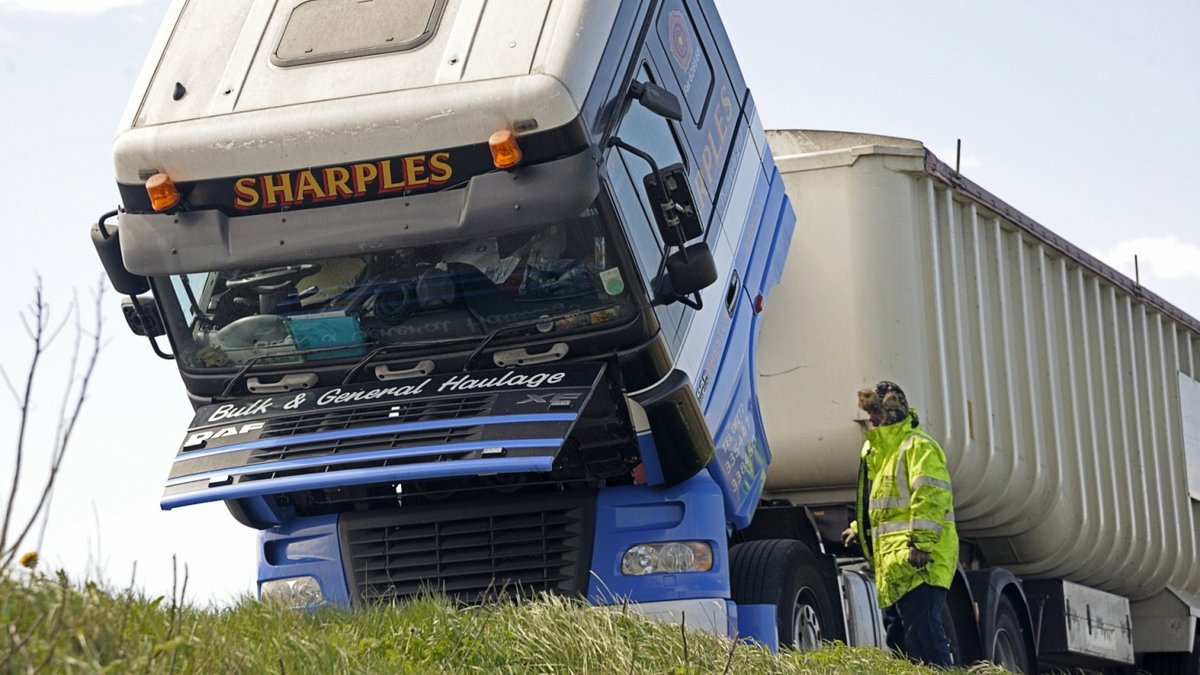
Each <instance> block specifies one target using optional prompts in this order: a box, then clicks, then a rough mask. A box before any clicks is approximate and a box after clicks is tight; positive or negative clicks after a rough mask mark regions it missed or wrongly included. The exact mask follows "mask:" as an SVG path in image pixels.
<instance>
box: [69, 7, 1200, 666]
mask: <svg viewBox="0 0 1200 675" xmlns="http://www.w3.org/2000/svg"><path fill="white" fill-rule="evenodd" d="M776 166H778V169H777V168H776ZM114 167H115V169H116V179H117V187H118V190H119V192H120V194H121V202H122V203H121V206H120V207H119V208H118V209H117V210H114V211H110V212H108V213H106V214H104V215H103V216H101V218H100V220H99V221H98V222H97V223H96V224H95V226H94V227H93V228H92V239H93V242H95V243H96V246H97V252H98V254H99V255H100V259H101V260H102V262H103V264H104V267H105V269H106V270H107V271H108V272H109V275H110V279H111V280H112V281H113V283H114V287H115V288H117V290H118V291H119V292H120V293H121V294H122V295H126V296H130V297H128V298H127V300H126V303H127V304H126V305H125V308H126V318H127V319H128V320H129V322H130V325H131V327H132V328H133V329H134V331H135V332H136V333H138V334H139V335H142V336H145V337H147V338H149V339H150V342H151V344H152V345H153V349H154V350H155V352H156V353H158V355H159V356H160V357H163V358H173V357H174V358H176V364H177V365H178V366H179V371H180V377H181V379H182V381H183V384H184V385H185V388H186V389H187V392H188V396H189V400H190V401H191V402H192V404H193V405H194V406H195V408H196V409H197V412H196V416H195V417H194V418H193V421H192V424H191V425H190V426H189V429H188V430H187V433H186V435H185V436H184V441H183V443H182V444H181V445H180V446H179V448H178V449H177V450H176V454H175V456H174V462H173V463H172V467H171V472H170V474H169V476H168V478H167V484H166V486H165V489H164V494H163V500H162V502H161V505H162V506H163V508H166V509H172V508H179V507H183V506H189V505H192V504H198V503H203V502H211V501H223V502H225V503H226V504H227V505H228V506H229V509H230V511H231V513H232V515H233V516H234V517H235V518H237V519H238V520H239V522H242V523H243V524H246V525H247V526H250V527H254V528H256V529H258V530H259V531H260V535H259V539H258V545H257V547H256V550H257V555H258V562H259V565H258V584H259V592H260V595H261V596H262V597H264V598H273V599H275V600H278V601H282V602H287V603H289V604H291V605H293V606H298V607H312V606H316V605H323V604H329V605H336V606H343V607H362V606H369V605H372V604H377V603H386V602H392V601H395V600H400V599H403V598H405V597H409V596H410V595H412V594H415V593H419V592H421V591H422V590H423V589H428V588H439V589H442V590H445V591H446V592H448V593H452V594H454V595H456V597H459V598H464V599H467V600H469V601H472V600H474V599H480V598H486V597H491V596H492V595H493V594H494V591H495V589H497V588H499V589H508V590H511V591H513V592H520V593H535V592H554V593H563V594H570V595H579V596H584V597H587V598H588V599H589V600H591V601H592V602H594V603H596V604H609V605H611V604H621V605H624V604H626V603H627V602H633V603H635V604H636V606H638V607H640V608H641V609H642V610H643V611H645V612H646V613H647V614H650V615H652V616H657V617H659V618H663V619H666V620H670V621H679V620H685V621H686V623H687V624H688V625H689V626H693V627H701V628H704V629H707V630H711V631H714V632H718V633H722V634H725V635H730V636H734V635H736V636H738V637H739V638H742V639H754V640H758V641H760V642H762V643H764V644H768V645H783V646H792V647H808V646H812V645H813V644H815V643H816V642H817V641H820V640H827V639H840V640H845V641H846V642H848V643H849V644H853V645H875V646H892V645H894V644H895V643H894V642H891V641H888V640H887V639H886V635H885V629H884V627H885V622H884V621H883V617H882V615H881V613H880V611H879V609H878V607H877V606H876V603H875V601H874V600H875V599H874V590H873V588H874V586H873V583H872V581H871V576H870V572H869V570H866V569H865V564H864V562H863V561H862V559H861V557H857V556H856V555H855V553H854V552H853V551H848V550H846V549H844V548H843V547H842V546H841V543H840V540H839V533H840V532H841V530H842V528H844V527H845V525H846V524H847V523H848V521H849V518H850V516H851V507H852V505H853V502H854V480H855V475H856V470H855V467H856V464H857V457H858V450H859V448H860V446H861V443H862V422H861V416H860V415H858V413H857V411H856V410H855V406H854V400H855V391H856V390H857V389H858V388H860V387H862V386H864V385H867V384H870V383H873V382H875V381H877V380H880V379H885V378H886V379H891V380H895V381H897V382H899V383H901V384H902V385H903V386H904V388H905V389H906V390H907V391H908V393H909V398H910V401H911V402H913V403H914V404H915V405H916V407H918V409H919V410H920V411H921V415H922V420H923V423H924V424H925V425H926V427H927V428H928V430H929V431H930V432H931V433H932V434H933V435H934V436H935V437H937V438H938V439H939V440H940V441H941V442H942V444H943V446H944V447H945V449H946V451H947V453H948V455H949V458H950V470H951V472H952V475H953V478H954V486H955V490H956V497H957V499H956V506H955V509H956V518H957V522H958V525H959V528H960V532H961V535H962V541H963V544H964V545H963V549H962V556H961V560H962V563H963V565H962V567H961V573H960V574H958V575H957V576H956V581H955V585H954V587H953V588H952V589H951V592H950V593H949V595H948V599H949V602H948V612H949V615H950V616H949V619H948V621H947V622H946V623H947V625H948V626H949V629H950V631H949V632H950V634H951V635H950V637H951V638H952V646H953V650H954V654H955V663H957V664H967V663H971V662H973V661H976V660H979V659H991V660H995V661H999V662H1001V663H1002V664H1004V665H1006V666H1008V667H1009V668H1010V669H1012V670H1021V671H1024V672H1032V671H1035V670H1037V669H1038V668H1039V667H1062V666H1065V667H1074V666H1077V665H1078V666H1084V667H1090V668H1099V667H1103V668H1108V669H1126V670H1128V669H1129V668H1131V667H1140V668H1143V669H1145V670H1149V671H1151V672H1155V673H1167V672H1186V673H1193V674H1194V673H1197V671H1200V665H1198V661H1197V659H1198V658H1200V650H1198V649H1197V648H1196V623H1197V622H1196V616H1197V607H1198V606H1200V601H1198V600H1197V593H1198V592H1200V573H1198V572H1197V568H1196V560H1197V558H1200V556H1198V555H1197V541H1196V532H1195V522H1196V502H1195V501H1194V499H1193V496H1200V478H1193V479H1192V480H1191V482H1190V484H1189V480H1188V478H1187V476H1188V475H1192V476H1197V475H1200V474H1198V472H1200V384H1197V381H1196V375H1197V372H1196V362H1197V356H1198V353H1197V339H1198V335H1200V324H1198V323H1197V321H1196V320H1195V319H1194V318H1191V317H1189V316H1187V315H1186V314H1184V313H1183V312H1181V311H1179V310H1178V309H1175V308H1173V307H1171V306H1170V305H1168V304H1167V303H1166V302H1164V301H1162V300H1161V299H1159V298H1157V297H1155V296H1153V295H1152V294H1150V293H1148V292H1146V291H1145V290H1144V289H1141V288H1139V287H1137V286H1136V285H1134V284H1133V283H1132V282H1131V281H1129V280H1128V279H1125V278H1124V277H1122V276H1121V275H1119V274H1117V273H1116V272H1115V271H1113V270H1111V269H1109V268H1108V267H1106V266H1104V265H1103V264H1101V263H1100V262H1098V261H1096V260H1094V259H1093V258H1091V257H1090V256H1088V255H1086V254H1084V253H1083V252H1082V251H1079V250H1078V249H1076V248H1075V247H1073V246H1071V245H1070V244H1068V243H1066V242H1064V241H1061V240H1060V239H1058V238H1057V237H1055V236H1054V235H1052V234H1051V233H1050V232H1048V231H1047V230H1046V229H1045V228H1043V227H1041V226H1039V225H1037V224H1036V223H1034V222H1033V221H1031V220H1030V219H1028V218H1026V217H1025V216H1023V215H1021V214H1020V213H1019V212H1017V211H1016V210H1014V209H1012V208H1010V207H1008V206H1007V205H1005V204H1004V203H1003V202H1001V201H1000V200H998V199H995V198H994V197H992V196H991V195H989V194H987V193H986V192H985V191H983V190H982V189H980V188H978V187H977V186H975V185H974V184H972V183H971V182H970V181H968V180H966V179H965V178H963V177H961V176H959V175H958V174H957V173H955V172H954V171H952V170H950V169H949V168H948V167H947V166H946V165H944V164H943V163H941V162H940V161H938V160H937V159H936V158H935V157H933V156H932V155H931V154H930V153H928V152H927V151H926V150H925V149H924V148H923V147H922V146H921V144H919V143H916V142H913V141H906V140H901V139H895V138H885V137H880V136H863V135H853V134H835V133H818V132H794V131H793V132H774V133H771V134H766V133H765V132H764V131H763V130H762V127H761V124H760V123H759V118H758V108H757V105H756V104H755V102H754V99H753V97H752V96H751V94H750V91H749V89H748V87H747V85H746V82H745V78H744V77H743V75H742V73H741V70H740V68H739V67H738V64H737V59H736V58H735V56H734V53H733V49H732V45H731V44H730V43H729V40H728V37H727V36H726V34H725V32H724V29H723V27H722V24H721V21H720V17H719V16H718V13H717V10H716V6H715V4H714V3H713V1H712V0H621V1H618V0H588V1H586V2H585V1H583V0H536V1H535V0H487V1H486V2H485V0H386V1H385V0H373V1H371V2H363V1H356V0H278V1H276V0H236V1H235V0H220V1H219V2H218V1H217V0H208V1H207V2H204V1H202V0H176V1H175V2H174V3H173V4H172V7H171V8H170V9H169V10H168V12H167V17H166V21H165V23H164V27H163V29H162V31H161V32H160V36H159V39H158V41H157V43H156V46H155V47H154V48H153V49H152V50H151V52H150V55H149V56H148V59H147V65H146V68H145V69H144V73H143V76H142V78H141V80H140V82H139V85H138V86H137V88H136V89H135V90H134V92H133V95H132V97H131V99H130V105H129V107H128V109H127V113H126V115H125V116H124V120H123V122H122V126H121V132H120V134H119V136H118V138H117V139H116V142H115V144H114ZM789 200H790V205H789ZM793 213H794V214H795V217H796V218H798V220H794V217H793ZM793 223H795V227H794V229H793ZM118 234H119V236H118ZM164 336H165V337H166V341H167V343H168V344H169V345H170V347H171V350H170V352H171V353H170V354H168V353H166V352H164V351H163V350H162V349H161V348H160V347H159V344H158V342H156V339H157V338H158V337H164ZM756 336H757V338H756ZM755 373H757V376H756V375H755ZM772 457H773V461H771V464H770V466H768V460H772ZM1189 468H1190V470H1191V473H1190V474H1189V471H1188V470H1189ZM764 486H765V490H764ZM760 497H761V498H760ZM443 535H444V536H443ZM500 540H504V542H505V543H506V544H513V545H512V546H509V545H496V544H495V542H496V541H500ZM213 545H214V546H220V545H222V542H213Z"/></svg>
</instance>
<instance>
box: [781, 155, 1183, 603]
mask: <svg viewBox="0 0 1200 675" xmlns="http://www.w3.org/2000/svg"><path fill="white" fill-rule="evenodd" d="M769 137H770V140H771V145H772V147H773V149H774V151H775V155H776V162H777V163H778V165H779V168H780V171H781V172H782V173H783V175H784V180H785V184H786V187H787V191H788V196H789V197H790V198H791V200H792V204H793V207H794V208H795V210H796V214H797V219H798V221H797V225H796V232H795V235H794V237H793V239H792V245H791V249H790V252H789V255H788V259H787V265H786V268H785V270H784V274H783V280H782V281H781V283H780V286H779V287H778V288H776V289H775V290H774V291H773V292H772V294H771V295H770V298H769V299H768V302H767V307H766V312H765V313H764V314H763V330H762V334H761V337H760V341H759V350H760V351H759V361H758V371H759V386H760V395H761V399H762V406H763V415H764V421H765V424H766V427H767V433H768V440H769V442H770V447H771V451H772V453H773V455H774V461H773V464H772V466H771V469H770V473H769V475H768V482H767V490H768V493H769V495H772V496H787V497H790V498H792V499H793V500H797V501H800V502H803V503H822V502H825V503H829V502H850V501H853V494H854V482H855V477H856V468H857V463H858V456H857V455H858V450H859V448H860V447H861V445H862V425H861V423H860V422H859V420H861V419H862V416H861V414H860V413H859V412H858V411H857V409H856V407H857V406H856V398H855V392H856V390H857V389H859V388H861V387H863V386H868V385H870V384H872V383H874V382H876V381H877V380H881V379H890V380H894V381H896V382H898V383H900V384H901V386H903V387H904V389H905V391H906V392H907V393H908V395H909V402H910V404H912V405H913V406H914V407H915V408H917V409H918V410H919V411H920V416H921V419H922V423H923V425H924V426H925V427H926V428H927V429H928V431H929V432H931V433H932V434H933V435H934V437H936V438H938V439H939V440H940V441H941V442H942V445H943V447H944V448H945V450H946V453H947V456H948V458H949V463H950V471H951V474H952V476H953V479H954V487H955V512H956V517H957V520H958V525H959V530H960V532H961V533H962V534H963V535H964V536H966V537H969V538H971V539H973V540H974V541H976V542H978V543H979V544H980V545H981V546H982V547H983V551H984V553H985V555H986V556H987V558H988V561H989V562H990V563H991V564H993V565H1002V566H1005V567H1008V568H1010V569H1011V570H1013V571H1014V572H1016V573H1017V574H1020V575H1022V576H1026V577H1032V578H1063V579H1068V580H1071V581H1075V582H1078V583H1081V584H1084V585H1088V586H1093V587H1096V588H1099V589H1102V590H1106V591H1111V592H1114V593H1119V594H1122V595H1125V596H1126V597H1129V598H1130V599H1131V600H1135V601H1136V600H1140V599H1144V598H1149V597H1151V596H1153V595H1155V594H1157V593H1159V592H1161V591H1162V590H1163V589H1164V588H1166V587H1167V586H1168V585H1170V586H1172V587H1175V588H1179V589H1185V590H1189V591H1191V592H1193V593H1194V592H1196V591H1197V590H1198V589H1200V564H1198V563H1197V561H1200V540H1198V535H1197V529H1196V528H1197V521H1196V514H1195V511H1196V506H1195V504H1194V503H1193V501H1192V500H1191V499H1190V498H1189V496H1188V486H1187V472H1186V463H1185V455H1184V447H1185V443H1184V440H1183V438H1184V427H1183V419H1184V415H1183V414H1182V413H1181V403H1182V404H1184V405H1190V406H1193V407H1194V406H1195V405H1196V403H1195V399H1194V398H1189V397H1187V396H1184V397H1183V398H1181V397H1180V382H1181V379H1180V378H1179V377H1178V376H1177V373H1178V372H1183V373H1186V374H1187V376H1188V378H1189V379H1191V378H1195V376H1196V375H1197V373H1196V370H1195V369H1196V367H1197V360H1198V358H1200V335H1198V334H1197V333H1195V332H1193V331H1192V330H1190V329H1188V328H1187V327H1186V326H1184V325H1182V324H1179V323H1177V322H1176V321H1174V320H1171V319H1170V318H1167V317H1165V316H1163V315H1161V314H1159V313H1158V312H1157V311H1155V310H1154V309H1152V308H1150V307H1149V306H1148V305H1146V304H1144V303H1142V302H1141V301H1140V300H1139V299H1138V298H1135V297H1132V296H1130V295H1129V294H1127V293H1126V292H1125V291H1124V290H1122V289H1120V288H1119V287H1117V286H1116V285H1115V284H1113V283H1111V282H1109V281H1107V280H1105V279H1103V278H1101V277H1100V276H1098V275H1096V274H1094V273H1093V272H1091V271H1089V270H1086V269H1084V268H1082V267H1081V266H1080V265H1079V264H1078V263H1077V262H1076V261H1074V260H1071V259H1069V258H1067V257H1065V256H1064V255H1062V254H1061V253H1059V252H1058V251H1057V250H1055V249H1054V248H1052V247H1051V246H1049V245H1047V243H1046V242H1043V241H1041V240H1039V239H1037V238H1035V237H1034V236H1032V235H1030V234H1029V233H1027V232H1024V231H1022V230H1020V229H1018V228H1017V227H1016V226H1015V225H1014V224H1013V222H1011V221H1009V220H1008V219H1006V218H1005V217H1003V216H1000V215H997V214H996V213H995V212H993V211H992V210H990V209H989V208H988V207H987V206H985V205H983V204H980V203H977V202H975V201H974V200H972V199H971V198H969V197H967V196H964V195H963V194H961V193H959V192H956V191H954V190H952V189H949V186H947V185H946V184H945V183H942V182H941V181H940V180H938V179H936V178H934V177H932V176H931V175H929V174H927V173H926V171H925V164H924V153H925V150H924V148H923V147H922V146H921V144H920V143H917V142H914V141H905V140H902V139H892V138H886V137H869V136H861V135H853V134H828V133H815V132H810V133H805V132H770V134H769ZM1197 413H1200V411H1197V410H1192V411H1191V412H1190V413H1188V414H1189V415H1193V416H1200V415H1197Z"/></svg>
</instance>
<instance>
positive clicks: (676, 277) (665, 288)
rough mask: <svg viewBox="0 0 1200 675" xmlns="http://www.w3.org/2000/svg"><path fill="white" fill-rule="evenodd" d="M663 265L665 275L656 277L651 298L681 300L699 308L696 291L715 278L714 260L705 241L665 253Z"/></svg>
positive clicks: (668, 300)
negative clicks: (664, 265)
mask: <svg viewBox="0 0 1200 675" xmlns="http://www.w3.org/2000/svg"><path fill="white" fill-rule="evenodd" d="M666 268H667V271H666V275H665V276H660V277H659V278H658V283H657V284H656V289H655V301H656V302H659V303H661V304H664V305H669V304H671V303H672V302H682V303H683V304H685V305H687V306H688V307H691V308H692V309H700V308H702V307H703V306H704V303H703V301H702V300H701V299H700V295H699V293H700V291H702V290H704V289H705V288H708V287H709V286H711V285H713V284H714V283H715V282H716V281H717V262H716V260H714V259H713V255H712V251H711V250H710V249H709V248H708V244H707V243H706V242H703V241H700V242H696V243H695V244H692V245H690V246H688V247H687V248H683V249H680V250H678V251H675V252H674V253H672V254H671V255H669V256H667V261H666ZM690 296H695V298H692V297H690Z"/></svg>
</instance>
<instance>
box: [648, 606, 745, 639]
mask: <svg viewBox="0 0 1200 675" xmlns="http://www.w3.org/2000/svg"><path fill="white" fill-rule="evenodd" d="M628 607H629V609H631V610H633V611H635V612H637V613H638V614H641V615H643V616H645V617H646V618H647V619H650V620H651V621H655V622H658V623H666V624H672V625H675V626H678V625H679V624H680V623H682V624H683V625H684V626H687V627H688V628H691V629H692V630H700V631H704V632H706V633H712V634H713V635H723V636H724V635H729V634H730V633H729V610H728V608H727V607H726V605H725V601H724V600H722V599H720V598H703V599H697V600H663V601H661V602H631V603H629V605H628Z"/></svg>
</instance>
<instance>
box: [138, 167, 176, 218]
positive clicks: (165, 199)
mask: <svg viewBox="0 0 1200 675" xmlns="http://www.w3.org/2000/svg"><path fill="white" fill-rule="evenodd" d="M146 193H147V194H149V195H150V205H151V206H153V207H154V210H155V211H167V210H169V209H173V208H175V207H176V206H178V205H179V200H180V199H181V197H180V196H179V190H176V189H175V183H173V182H171V177H170V176H168V175H167V174H165V173H156V174H154V175H153V176H151V177H150V178H149V180H147V181H146Z"/></svg>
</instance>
